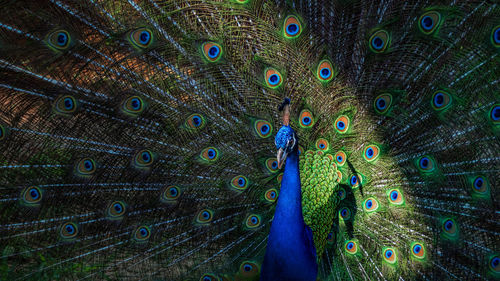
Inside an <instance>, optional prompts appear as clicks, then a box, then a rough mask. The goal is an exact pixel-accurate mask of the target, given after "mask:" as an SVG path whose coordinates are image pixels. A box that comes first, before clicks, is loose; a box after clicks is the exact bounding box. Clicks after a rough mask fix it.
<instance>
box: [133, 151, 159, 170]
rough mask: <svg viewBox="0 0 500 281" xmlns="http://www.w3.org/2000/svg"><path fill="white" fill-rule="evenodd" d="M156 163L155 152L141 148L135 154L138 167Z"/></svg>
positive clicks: (135, 162) (135, 163)
mask: <svg viewBox="0 0 500 281" xmlns="http://www.w3.org/2000/svg"><path fill="white" fill-rule="evenodd" d="M153 163H154V154H153V153H152V152H151V151H149V150H147V149H144V150H140V151H138V152H137V153H136V154H135V156H134V165H135V166H136V167H137V168H146V167H150V166H151V165H153Z"/></svg>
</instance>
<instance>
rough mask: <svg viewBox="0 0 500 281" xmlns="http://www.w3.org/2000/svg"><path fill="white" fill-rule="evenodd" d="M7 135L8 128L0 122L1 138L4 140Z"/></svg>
mask: <svg viewBox="0 0 500 281" xmlns="http://www.w3.org/2000/svg"><path fill="white" fill-rule="evenodd" d="M6 136H7V128H6V127H5V126H3V125H2V124H0V140H3V139H4V138H5V137H6Z"/></svg>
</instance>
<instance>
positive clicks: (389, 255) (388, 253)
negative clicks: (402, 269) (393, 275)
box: [383, 248, 397, 264]
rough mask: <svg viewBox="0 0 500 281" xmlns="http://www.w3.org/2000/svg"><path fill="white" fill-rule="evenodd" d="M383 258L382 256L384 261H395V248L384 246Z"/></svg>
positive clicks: (392, 262) (391, 262)
mask: <svg viewBox="0 0 500 281" xmlns="http://www.w3.org/2000/svg"><path fill="white" fill-rule="evenodd" d="M383 258H384V261H386V262H388V263H390V264H394V263H396V261H397V259H396V252H395V250H394V249H392V248H385V249H384V250H383Z"/></svg>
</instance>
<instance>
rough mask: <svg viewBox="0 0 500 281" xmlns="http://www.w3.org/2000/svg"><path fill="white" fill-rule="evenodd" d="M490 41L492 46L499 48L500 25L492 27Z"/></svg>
mask: <svg viewBox="0 0 500 281" xmlns="http://www.w3.org/2000/svg"><path fill="white" fill-rule="evenodd" d="M491 43H492V44H493V46H495V47H497V48H500V25H498V26H496V27H494V28H493V30H492V31H491Z"/></svg>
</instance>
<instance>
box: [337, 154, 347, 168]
mask: <svg viewBox="0 0 500 281" xmlns="http://www.w3.org/2000/svg"><path fill="white" fill-rule="evenodd" d="M335 160H336V162H337V165H339V166H344V164H345V161H346V160H347V157H346V155H345V152H343V151H339V152H337V153H336V154H335Z"/></svg>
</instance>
